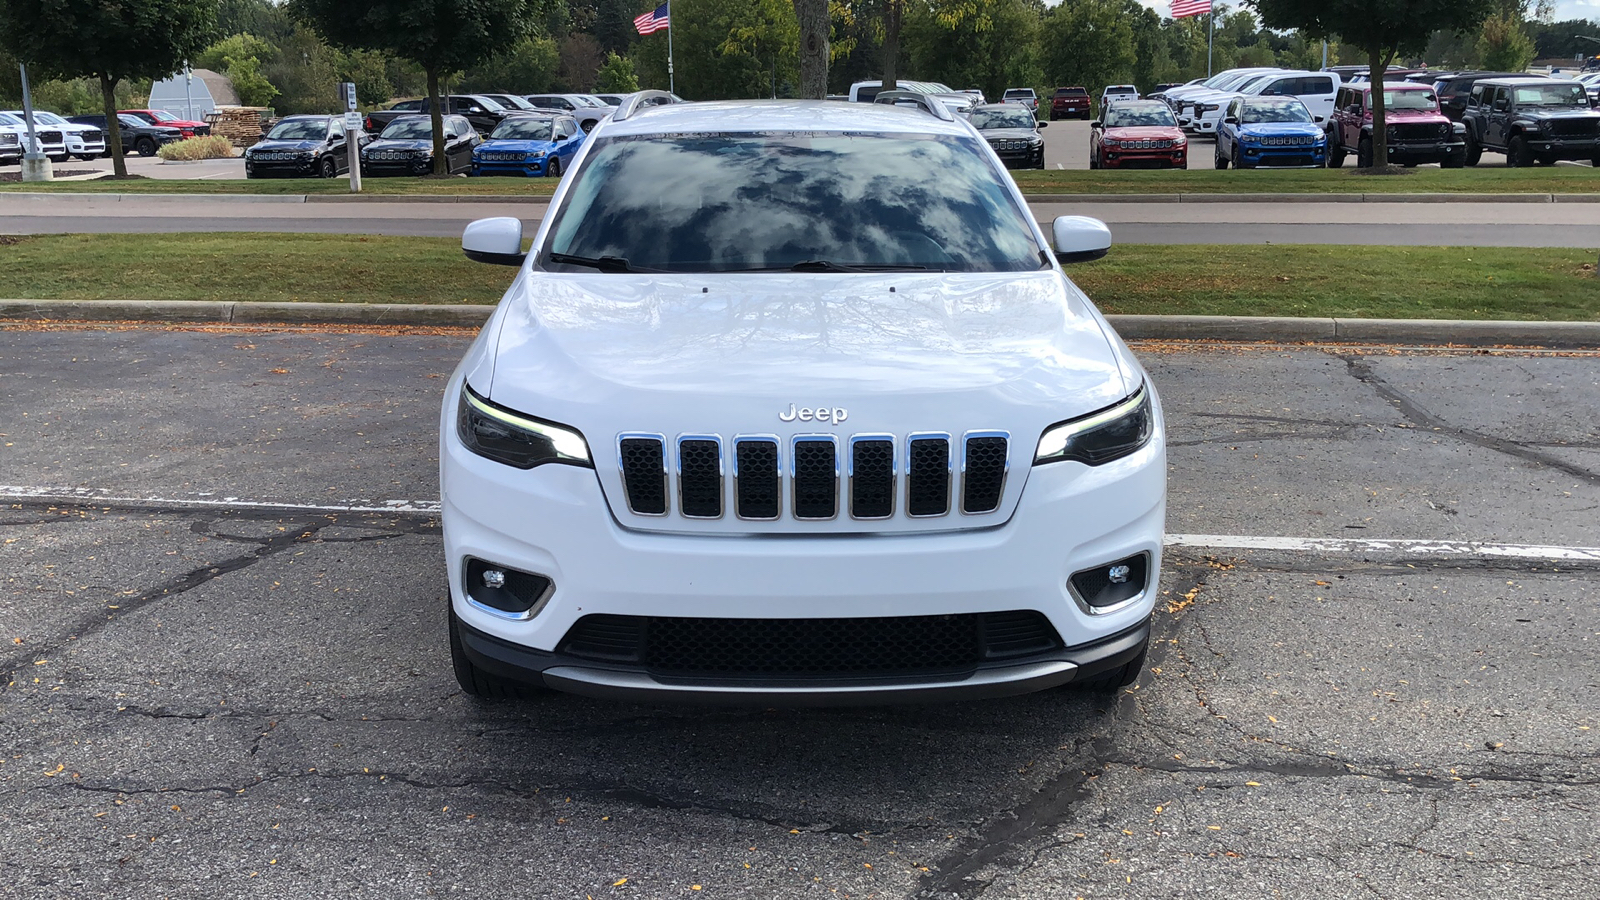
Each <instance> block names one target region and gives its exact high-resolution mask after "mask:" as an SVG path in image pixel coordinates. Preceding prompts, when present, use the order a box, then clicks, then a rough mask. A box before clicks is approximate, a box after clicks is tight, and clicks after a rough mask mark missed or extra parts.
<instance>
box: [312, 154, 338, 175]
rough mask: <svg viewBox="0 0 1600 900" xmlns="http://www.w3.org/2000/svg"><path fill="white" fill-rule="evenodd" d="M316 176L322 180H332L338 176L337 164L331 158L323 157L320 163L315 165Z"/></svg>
mask: <svg viewBox="0 0 1600 900" xmlns="http://www.w3.org/2000/svg"><path fill="white" fill-rule="evenodd" d="M317 174H318V175H319V176H321V177H323V178H332V177H333V176H335V175H337V174H339V164H338V163H336V162H334V161H333V157H331V156H324V157H323V158H322V162H320V163H318V164H317Z"/></svg>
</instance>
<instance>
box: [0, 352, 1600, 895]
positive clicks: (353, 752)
mask: <svg viewBox="0 0 1600 900" xmlns="http://www.w3.org/2000/svg"><path fill="white" fill-rule="evenodd" d="M467 340H468V336H467V335H466V334H463V333H449V332H441V333H434V334H428V333H410V334H406V333H398V332H397V331H395V330H385V331H370V332H361V331H352V332H345V333H332V332H323V331H296V330H270V329H257V330H250V329H240V328H234V329H183V328H140V327H105V328H60V329H49V330H37V329H31V328H28V327H25V326H18V327H10V326H8V327H7V328H6V329H5V330H0V383H3V384H4V385H5V386H6V390H5V391H3V392H0V423H3V424H0V460H3V461H4V466H3V467H0V471H3V472H4V478H3V479H0V480H3V481H4V482H5V484H4V486H3V487H0V493H3V494H4V495H5V500H4V501H3V503H0V560H3V563H4V565H3V567H0V572H3V579H4V581H3V584H0V672H3V673H4V677H0V685H3V687H0V746H4V747H5V748H7V750H6V752H5V753H4V754H3V756H0V798H3V802H0V824H3V826H4V827H3V828H0V885H5V890H4V891H0V894H4V895H6V896H17V897H26V898H35V897H39V898H46V897H49V898H53V897H84V896H95V897H107V898H123V897H127V898H134V897H137V898H147V897H158V896H176V897H235V896H270V897H274V898H323V897H328V896H332V895H339V896H344V897H350V898H368V897H370V898H383V900H390V898H399V897H425V896H439V895H444V896H452V895H462V896H467V895H475V896H483V897H507V896H538V897H573V898H610V897H649V898H656V897H740V898H744V897H772V898H793V897H819V898H820V897H846V896H848V897H878V898H913V897H918V898H935V897H936V898H978V897H984V898H998V897H1028V898H1039V897H1075V896H1084V897H1094V898H1121V897H1127V898H1133V897H1140V898H1145V897H1167V898H1172V897H1218V896H1222V897H1241V898H1255V897H1315V898H1326V897H1371V896H1376V897H1385V898H1399V897H1430V898H1431V897H1435V896H1438V895H1439V894H1440V892H1441V891H1450V892H1453V893H1455V894H1458V895H1461V896H1468V897H1493V896H1503V895H1506V894H1512V893H1516V894H1525V895H1530V896H1539V897H1552V898H1555V897H1563V898H1564V897H1572V898H1592V897H1595V896H1597V895H1600V860H1597V859H1596V852H1597V851H1596V843H1595V841H1594V838H1593V827H1592V823H1593V821H1594V820H1595V817H1596V815H1597V813H1600V763H1597V761H1600V740H1597V736H1600V728H1597V726H1600V721H1597V720H1600V714H1597V710H1596V705H1595V703H1594V697H1595V694H1596V690H1597V688H1600V676H1597V675H1596V670H1595V668H1594V665H1593V663H1594V659H1595V657H1596V648H1597V640H1600V605H1597V603H1596V600H1595V595H1594V591H1593V585H1594V582H1595V578H1596V574H1597V572H1600V552H1596V551H1593V550H1584V549H1582V548H1595V547H1600V525H1597V524H1596V523H1597V518H1596V514H1595V510H1596V509H1600V431H1597V430H1596V425H1595V422H1596V418H1595V416H1594V410H1595V409H1596V408H1597V406H1600V376H1597V374H1596V373H1597V372H1600V369H1597V367H1596V358H1595V356H1594V355H1588V354H1555V353H1535V352H1515V351H1504V352H1479V353H1470V354H1469V353H1454V352H1437V351H1430V350H1425V349H1414V350H1404V349H1385V348H1360V347H1341V346H1322V347H1318V346H1297V347H1277V346H1265V345H1262V346H1255V345H1221V344H1217V345H1208V344H1146V345H1140V346H1137V347H1136V348H1135V349H1136V350H1137V351H1138V352H1139V353H1140V355H1141V357H1142V358H1143V360H1144V361H1145V363H1146V365H1147V367H1148V368H1149V369H1150V371H1151V373H1152V377H1153V378H1154V379H1155V382H1156V384H1157V385H1158V386H1159V388H1160V390H1161V391H1162V394H1163V397H1164V401H1165V405H1166V413H1167V418H1168V423H1169V428H1170V457H1171V512H1170V522H1169V531H1170V532H1171V533H1172V535H1173V540H1174V541H1175V542H1176V544H1177V546H1174V547H1173V548H1172V550H1171V554H1170V556H1169V560H1168V563H1169V564H1168V566H1167V567H1166V570H1165V572H1164V578H1163V582H1162V596H1161V600H1160V602H1159V604H1158V609H1157V613H1156V617H1155V624H1154V628H1155V635H1156V639H1157V643H1156V645H1155V649H1154V652H1153V654H1152V657H1151V659H1150V667H1149V670H1148V671H1147V672H1146V674H1145V675H1144V678H1143V680H1142V683H1141V685H1140V687H1139V688H1138V689H1137V690H1134V691H1130V692H1126V693H1123V694H1121V695H1118V696H1116V697H1114V698H1112V699H1110V700H1109V701H1108V700H1102V699H1098V698H1095V697H1093V696H1089V695H1084V694H1081V693H1077V692H1073V691H1057V692H1051V693H1046V694H1039V695H1034V696H1030V697H1024V698H1018V699H1012V700H1004V701H995V702H986V703H970V704H959V705H945V706H925V707H905V708H888V709H863V710H833V711H815V710H813V711H795V710H763V709H752V710H705V709H695V708H674V707H648V706H635V705H618V704H610V703H601V702H595V701H589V700H583V699H577V698H571V697H565V696H553V697H550V698H548V699H543V700H539V701H536V702H527V703H492V704H491V703H478V702H474V701H471V700H469V699H468V698H466V697H464V696H462V695H461V694H460V693H459V692H458V691H457V689H456V686H455V684H454V681H453V680H452V677H451V675H450V672H449V660H448V655H447V652H446V648H445V642H444V610H445V600H444V591H445V588H444V579H443V577H442V571H441V566H442V559H441V552H440V540H439V532H438V522H437V519H436V517H435V516H434V515H433V514H432V513H431V512H430V510H431V508H432V507H431V504H432V502H433V501H436V500H437V486H436V480H435V478H436V476H435V468H434V467H435V464H436V463H435V459H436V451H435V441H436V429H437V425H436V422H437V413H438V403H439V399H440V393H441V388H442V385H443V384H444V381H445V375H446V373H448V372H449V371H450V369H451V368H452V366H453V365H454V363H455V361H456V359H457V358H458V357H459V356H460V354H461V353H462V352H463V350H464V348H465V345H466V342H467ZM74 492H76V493H77V494H78V496H79V499H78V500H76V501H66V500H62V499H50V498H51V497H57V498H59V497H64V496H65V495H68V494H71V493H74ZM352 507H353V508H352ZM1206 535H1210V536H1214V539H1206V538H1204V536H1206ZM1269 538H1270V539H1271V540H1265V539H1269ZM1310 538H1320V539H1326V540H1325V541H1324V542H1323V543H1320V544H1306V543H1305V541H1304V539H1310ZM1352 540H1356V541H1362V540H1366V541H1372V543H1368V544H1361V543H1352V542H1351V541H1352ZM1382 541H1391V542H1394V543H1382ZM1441 541H1466V542H1477V541H1495V542H1504V543H1510V544H1517V545H1537V546H1530V547H1525V548H1520V549H1519V548H1517V547H1513V548H1509V549H1505V548H1502V549H1500V550H1498V551H1496V550H1493V549H1492V548H1490V547H1488V546H1483V545H1478V544H1471V543H1469V544H1465V545H1462V544H1445V543H1440V542H1441ZM1249 546H1264V547H1271V548H1276V549H1264V550H1263V549H1256V550H1252V549H1246V548H1247V547H1249ZM1563 548H1566V549H1563ZM1571 548H1578V549H1571ZM1559 557H1566V558H1565V559H1561V558H1559Z"/></svg>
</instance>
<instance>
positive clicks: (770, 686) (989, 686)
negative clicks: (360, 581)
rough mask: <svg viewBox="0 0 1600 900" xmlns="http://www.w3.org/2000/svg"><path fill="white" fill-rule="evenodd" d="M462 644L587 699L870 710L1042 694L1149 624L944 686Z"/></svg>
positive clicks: (499, 668) (1079, 676)
mask: <svg viewBox="0 0 1600 900" xmlns="http://www.w3.org/2000/svg"><path fill="white" fill-rule="evenodd" d="M458 624H459V628H460V635H461V647H462V650H463V651H464V652H465V653H466V655H467V658H468V659H470V660H472V663H473V665H475V666H477V667H478V668H480V669H483V670H484V671H486V672H489V673H491V674H493V675H497V676H499V677H501V678H507V679H511V680H513V681H519V682H523V683H527V684H532V685H538V686H543V687H549V688H553V689H555V690H560V691H566V692H569V693H573V694H580V695H583V696H586V697H595V698H600V699H606V700H624V701H630V702H645V703H693V704H713V705H732V706H876V705H883V704H891V703H934V702H937V703H946V702H953V701H958V700H987V699H994V698H998V697H1010V696H1015V695H1018V694H1027V693H1032V692H1034V691H1040V690H1045V689H1048V688H1052V687H1057V686H1060V685H1063V684H1068V683H1070V682H1073V681H1080V680H1083V679H1086V678H1092V677H1094V676H1095V675H1098V674H1100V673H1102V672H1106V671H1109V670H1111V669H1114V668H1117V667H1119V666H1123V665H1126V664H1127V663H1128V662H1130V661H1131V660H1133V659H1134V658H1135V657H1137V656H1138V655H1139V653H1140V652H1141V651H1142V650H1143V649H1144V647H1145V645H1146V644H1147V643H1148V642H1149V640H1150V621H1149V620H1148V619H1146V620H1145V621H1143V622H1141V623H1139V624H1138V625H1136V626H1134V627H1133V628H1129V629H1127V630H1125V631H1121V632H1118V633H1117V634H1113V635H1110V636H1109V637H1105V638H1101V639H1100V640H1097V641H1094V642H1092V643H1088V644H1079V645H1078V646H1076V647H1068V648H1065V649H1059V650H1052V651H1050V652H1047V653H1040V654H1037V655H1034V656H1028V657H1020V658H1015V659H1007V660H1004V661H1003V662H1000V663H995V664H988V665H980V666H979V667H978V668H977V670H976V671H975V672H972V673H969V674H966V675H963V676H961V677H960V678H953V679H950V680H946V681H936V680H935V681H930V680H929V679H927V678H925V677H924V678H898V679H881V680H880V679H869V678H863V679H856V680H853V681H843V680H840V679H828V680H826V681H821V680H819V681H817V682H816V683H806V682H796V681H785V682H781V683H773V682H759V681H756V682H753V681H749V680H742V679H705V680H699V681H693V682H690V681H686V680H683V679H673V680H672V681H671V682H665V681H659V680H657V679H655V678H653V677H651V676H650V675H649V674H647V673H646V672H645V671H644V670H643V668H642V667H640V666H633V665H607V664H605V663H603V662H596V661H595V660H592V659H579V658H576V657H573V656H569V655H566V654H561V653H552V652H550V651H546V650H535V649H533V648H531V647H524V646H522V645H521V644H516V643H513V642H511V641H507V640H505V639H503V638H498V637H495V636H493V635H490V634H486V633H484V632H482V631H479V630H477V629H475V628H473V627H472V626H470V625H468V624H466V623H465V622H460V623H458Z"/></svg>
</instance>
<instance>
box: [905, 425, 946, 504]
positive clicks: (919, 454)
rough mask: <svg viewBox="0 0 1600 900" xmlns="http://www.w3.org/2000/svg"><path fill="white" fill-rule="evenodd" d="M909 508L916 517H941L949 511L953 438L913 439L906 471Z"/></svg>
mask: <svg viewBox="0 0 1600 900" xmlns="http://www.w3.org/2000/svg"><path fill="white" fill-rule="evenodd" d="M906 484H907V494H908V496H907V499H906V511H907V512H909V513H911V515H913V516H938V515H943V514H944V513H947V512H949V511H950V441H948V440H947V439H945V438H918V439H915V440H913V441H912V442H911V452H910V464H909V465H908V467H907V471H906Z"/></svg>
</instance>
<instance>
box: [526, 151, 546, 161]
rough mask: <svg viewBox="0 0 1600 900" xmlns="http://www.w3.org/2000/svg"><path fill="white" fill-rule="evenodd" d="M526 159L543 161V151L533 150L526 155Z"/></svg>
mask: <svg viewBox="0 0 1600 900" xmlns="http://www.w3.org/2000/svg"><path fill="white" fill-rule="evenodd" d="M528 158H529V159H544V151H543V150H534V151H533V152H531V153H529V154H528Z"/></svg>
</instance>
